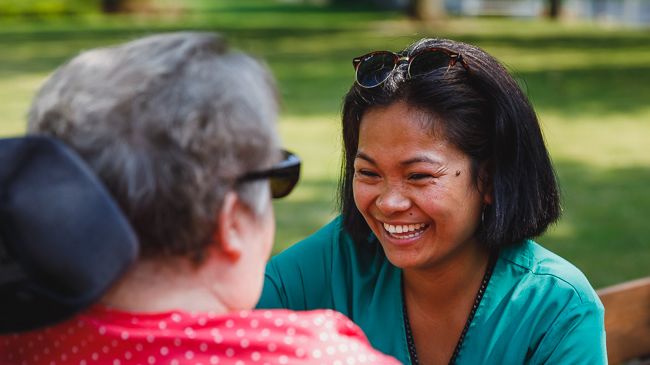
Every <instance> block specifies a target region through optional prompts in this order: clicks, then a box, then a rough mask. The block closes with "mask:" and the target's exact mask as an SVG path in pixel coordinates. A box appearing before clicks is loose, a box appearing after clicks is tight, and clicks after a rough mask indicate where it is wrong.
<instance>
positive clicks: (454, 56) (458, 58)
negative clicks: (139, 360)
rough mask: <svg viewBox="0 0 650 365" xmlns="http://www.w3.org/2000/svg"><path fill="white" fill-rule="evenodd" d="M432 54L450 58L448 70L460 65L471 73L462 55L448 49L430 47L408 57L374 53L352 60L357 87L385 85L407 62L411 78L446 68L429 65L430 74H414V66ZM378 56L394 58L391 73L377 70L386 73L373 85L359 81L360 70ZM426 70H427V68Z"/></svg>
mask: <svg viewBox="0 0 650 365" xmlns="http://www.w3.org/2000/svg"><path fill="white" fill-rule="evenodd" d="M431 53H441V54H443V55H445V56H446V57H447V58H448V61H447V69H450V68H451V67H454V66H455V65H456V64H457V63H460V64H461V65H462V66H463V68H465V70H466V71H468V72H469V71H470V68H469V65H468V64H467V62H466V61H465V60H464V59H463V56H462V54H460V53H458V52H454V51H451V50H448V49H446V48H441V47H428V48H424V49H421V50H419V51H417V52H416V53H415V54H413V55H412V56H408V55H407V54H406V53H404V52H402V53H395V52H392V51H374V52H370V53H366V54H364V55H363V56H359V57H355V58H353V59H352V66H353V67H354V79H355V81H356V83H357V85H359V86H361V87H363V88H366V89H371V88H373V87H377V86H379V85H381V84H383V83H384V82H385V81H386V80H388V77H390V75H391V74H392V73H393V71H395V69H396V68H397V66H398V65H399V64H400V63H402V62H404V61H406V62H407V75H408V77H409V78H413V77H416V76H422V75H426V74H428V73H431V72H433V71H434V70H435V69H436V68H439V67H441V66H444V64H435V65H429V66H431V67H430V68H428V72H418V73H414V72H412V66H413V64H414V63H416V62H417V61H418V60H422V59H423V56H425V55H427V54H431ZM378 56H389V57H392V65H390V64H388V65H387V66H392V68H391V69H390V71H387V72H386V69H385V68H382V69H375V71H376V72H377V73H379V72H380V71H381V72H384V73H385V76H383V77H381V79H380V80H378V81H376V82H374V83H372V84H368V83H365V82H360V81H359V70H360V69H361V68H362V66H363V64H364V63H365V62H369V61H371V60H372V59H373V58H375V57H378ZM424 69H427V68H426V67H425V68H424ZM382 70H383V71H382Z"/></svg>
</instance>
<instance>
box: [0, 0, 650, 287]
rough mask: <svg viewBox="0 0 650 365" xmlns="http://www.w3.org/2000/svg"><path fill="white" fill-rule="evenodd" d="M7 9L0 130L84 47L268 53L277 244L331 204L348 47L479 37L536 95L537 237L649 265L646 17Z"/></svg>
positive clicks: (233, 0)
mask: <svg viewBox="0 0 650 365" xmlns="http://www.w3.org/2000/svg"><path fill="white" fill-rule="evenodd" d="M158 1H162V0H158ZM158 4H161V3H158ZM169 4H171V2H170V3H169ZM171 5H173V4H171ZM171 5H170V6H171ZM1 22H2V26H1V27H0V49H2V50H3V51H2V52H0V100H1V102H0V135H11V134H17V133H21V132H22V131H24V125H25V115H26V111H27V108H28V105H29V101H30V99H31V98H32V96H33V93H34V92H35V90H36V89H37V88H38V86H39V85H40V83H41V82H42V81H43V80H44V79H45V77H47V75H48V74H49V73H50V72H51V71H52V70H53V69H54V68H55V67H57V66H58V65H60V64H61V63H63V62H65V60H67V59H69V58H70V57H72V56H74V55H75V54H77V53H78V52H80V51H82V50H84V49H88V48H92V47H97V46H102V45H108V44H114V43H117V42H122V41H126V40H129V39H133V38H135V37H139V36H142V35H146V34H151V33H155V32H163V31H176V30H187V29H191V30H208V31H218V32H221V33H223V34H225V35H226V36H227V38H228V39H229V40H230V42H231V43H232V44H233V46H235V47H236V48H240V49H243V50H245V51H247V52H250V53H252V54H254V55H256V56H259V57H261V58H263V59H265V60H266V61H267V62H268V64H269V66H270V67H271V69H272V70H273V72H274V74H275V75H276V77H277V78H278V83H279V87H280V91H281V94H282V99H283V111H282V118H281V123H280V130H281V133H282V136H283V139H284V142H285V144H286V146H287V148H289V149H291V150H294V151H296V152H297V153H298V154H299V155H300V156H301V157H302V159H303V161H304V165H303V166H304V168H303V177H302V181H301V182H300V184H299V185H298V188H297V189H296V191H295V192H294V193H292V195H290V196H289V197H288V198H286V199H282V200H280V201H277V202H275V203H274V206H275V208H276V217H277V222H278V224H277V236H276V246H275V249H274V252H279V251H280V250H282V249H284V248H285V247H287V246H288V245H290V244H292V243H293V242H295V241H296V240H299V239H301V238H304V237H305V236H306V235H308V234H310V233H312V232H313V231H314V230H316V229H318V228H319V227H320V226H321V225H323V224H324V223H326V222H327V221H328V220H329V219H331V218H332V217H334V216H335V215H336V206H335V195H336V181H337V178H338V175H339V169H340V167H339V166H340V152H339V150H340V137H339V131H340V126H339V123H340V122H339V113H340V106H341V100H342V97H343V95H344V94H345V92H346V90H347V89H348V88H349V86H350V85H351V83H352V80H353V69H352V64H351V59H352V58H353V57H354V56H358V55H360V54H363V53H365V52H368V51H371V50H376V49H391V50H399V49H402V48H404V47H405V46H406V45H408V44H409V43H410V42H412V41H414V40H416V39H419V38H420V37H424V36H429V37H449V38H454V39H457V40H461V41H466V42H469V43H473V44H476V45H478V46H480V47H482V48H484V49H485V50H487V51H488V52H490V53H491V54H493V55H494V56H496V57H497V58H499V59H500V60H502V61H503V62H504V63H505V64H506V66H507V67H508V68H509V69H510V70H511V71H512V72H513V74H514V75H515V77H516V78H517V80H518V81H519V82H520V83H521V85H522V86H523V87H524V89H525V90H526V92H527V93H528V95H529V96H530V98H531V101H532V102H533V104H534V106H535V108H536V110H537V112H538V114H539V116H540V120H541V123H542V127H543V131H544V134H545V138H546V140H547V143H548V146H549V150H550V152H551V156H552V158H553V161H554V163H555V166H556V168H557V171H558V175H559V178H560V184H561V187H562V193H563V203H564V204H563V206H564V211H563V217H562V219H561V221H560V222H559V223H558V224H557V225H555V226H554V227H552V229H550V230H549V232H548V233H547V234H545V235H544V236H542V237H540V238H539V239H538V241H539V242H540V243H542V244H543V245H545V246H546V247H549V248H551V249H552V250H553V251H555V252H557V253H559V254H560V255H562V256H563V257H565V258H567V259H568V260H570V261H571V262H573V263H575V264H576V265H577V266H578V267H579V268H581V269H582V270H583V271H584V272H585V273H586V274H587V277H588V278H589V279H590V280H591V281H592V283H593V284H594V285H595V286H597V287H601V286H604V285H608V284H613V283H616V282H620V281H623V280H628V279H632V278H636V277H640V276H647V275H650V224H648V223H647V217H648V213H650V192H649V189H648V188H649V187H650V144H649V143H647V139H648V137H649V136H650V103H648V100H650V86H648V85H650V47H648V45H649V44H650V32H649V31H648V29H634V28H626V27H619V28H615V27H611V26H609V27H602V26H598V25H595V24H584V23H575V22H574V23H570V22H569V23H563V22H549V21H545V20H517V19H504V18H489V19H485V18H462V19H461V18H449V19H448V20H446V21H444V22H440V23H434V24H423V23H417V22H412V21H411V20H409V19H407V18H406V17H405V16H403V15H402V14H400V13H396V12H376V11H369V10H364V9H362V8H354V9H349V8H340V7H319V6H316V5H304V4H296V3H288V2H282V3H278V2H274V1H272V0H219V1H217V0H214V1H212V0H210V1H208V0H187V1H186V2H184V3H183V7H182V8H174V11H170V12H158V13H155V14H133V15H117V16H104V15H101V14H82V15H74V16H65V17H51V18H47V19H36V20H35V19H24V18H23V19H9V18H4V19H2V20H1Z"/></svg>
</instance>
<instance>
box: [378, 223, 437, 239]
mask: <svg viewBox="0 0 650 365" xmlns="http://www.w3.org/2000/svg"><path fill="white" fill-rule="evenodd" d="M426 226H427V225H426V224H424V223H416V224H404V225H392V224H388V223H384V229H385V230H386V231H388V233H391V234H394V233H408V232H414V233H412V234H409V235H407V236H406V237H408V238H411V237H415V236H416V235H417V234H418V233H417V232H415V231H417V230H420V229H422V228H425V227H426Z"/></svg>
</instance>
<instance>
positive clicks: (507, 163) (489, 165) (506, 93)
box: [339, 39, 561, 249]
mask: <svg viewBox="0 0 650 365" xmlns="http://www.w3.org/2000/svg"><path fill="white" fill-rule="evenodd" d="M429 47H441V48H446V49H448V50H451V51H455V52H458V53H460V54H461V55H462V57H463V58H464V60H465V61H466V62H467V64H468V66H469V71H467V70H465V68H463V67H461V66H460V65H459V64H457V65H455V66H453V67H451V68H449V69H448V68H447V67H444V68H440V69H438V70H435V71H434V72H433V73H431V74H428V75H425V76H418V77H414V78H409V77H408V76H407V71H406V67H407V66H406V64H405V63H402V64H400V65H399V66H398V67H397V68H396V69H395V71H394V72H393V73H392V74H391V75H390V77H389V78H388V80H386V81H385V82H384V83H383V84H381V85H380V86H377V87H374V88H371V89H365V88H362V87H360V86H359V85H357V84H356V83H355V84H354V85H353V86H352V87H351V88H350V90H349V92H348V93H347V95H346V96H345V99H344V105H343V144H344V157H343V158H344V160H343V166H342V169H343V171H342V174H341V179H340V183H339V204H340V209H341V213H342V216H343V222H344V227H345V229H346V230H347V231H348V232H349V233H350V235H351V236H352V237H353V239H354V240H355V241H356V242H366V241H367V239H368V237H369V234H370V228H369V227H368V225H367V223H366V222H365V220H364V218H363V216H362V215H361V213H360V212H359V210H358V209H357V207H356V205H355V204H354V196H353V188H352V180H353V177H354V159H355V157H356V154H357V147H358V142H359V126H360V124H361V119H362V117H363V115H364V113H365V112H366V111H368V110H369V109H372V108H374V107H383V106H388V105H391V104H393V103H396V102H405V103H406V104H407V105H409V106H411V107H413V108H416V109H418V110H421V111H423V112H425V113H427V114H428V115H429V116H430V117H431V118H429V119H430V126H429V127H430V130H431V132H432V133H434V132H435V133H439V134H438V135H441V136H442V138H445V139H446V140H447V141H449V142H450V143H452V145H454V146H455V147H456V148H458V149H459V150H460V151H462V152H464V153H465V154H466V155H467V156H468V157H469V158H470V160H471V163H472V177H473V179H474V182H475V184H476V185H477V187H480V186H488V187H490V188H491V189H492V195H493V202H492V204H490V205H487V206H485V207H484V211H483V214H482V221H483V222H482V224H480V225H479V228H478V229H477V232H476V237H477V239H478V241H479V242H481V243H482V244H484V245H486V246H487V247H488V248H490V249H496V248H499V247H505V246H508V245H515V244H517V243H520V242H523V240H525V239H529V238H532V237H535V236H538V235H540V234H542V233H543V232H544V231H545V230H546V228H547V227H548V226H549V224H551V223H553V222H555V221H556V220H557V219H558V218H559V215H560V210H561V209H560V196H559V188H558V185H557V181H556V176H555V171H554V170H553V166H552V165H551V160H550V158H549V155H548V151H547V150H546V146H545V145H544V139H543V137H542V133H541V130H540V126H539V123H538V120H537V116H536V115H535V112H534V110H533V108H532V106H531V104H530V102H529V101H528V98H527V97H526V96H525V95H524V92H523V91H522V90H521V88H520V87H519V86H518V85H517V82H516V81H515V80H514V79H513V78H512V76H511V75H510V74H509V73H508V71H506V69H505V68H504V67H503V66H502V65H501V64H500V63H499V62H498V61H497V60H496V59H494V58H493V57H492V56H490V55H488V54H487V53H486V52H485V51H483V50H481V49H479V48H478V47H475V46H472V45H468V44H464V43H460V42H456V41H452V40H447V39H422V40H420V41H418V42H416V43H414V44H412V45H411V46H409V47H408V48H407V49H406V50H405V51H404V53H405V54H407V55H413V54H415V53H417V52H418V51H419V50H421V49H424V48H429ZM369 122H371V121H369ZM479 179H480V180H481V182H482V184H479Z"/></svg>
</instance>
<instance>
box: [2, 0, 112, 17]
mask: <svg viewBox="0 0 650 365" xmlns="http://www.w3.org/2000/svg"><path fill="white" fill-rule="evenodd" d="M99 3H100V1H99V0H0V16H2V17H6V16H52V15H62V14H86V13H91V12H97V11H98V9H99Z"/></svg>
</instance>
